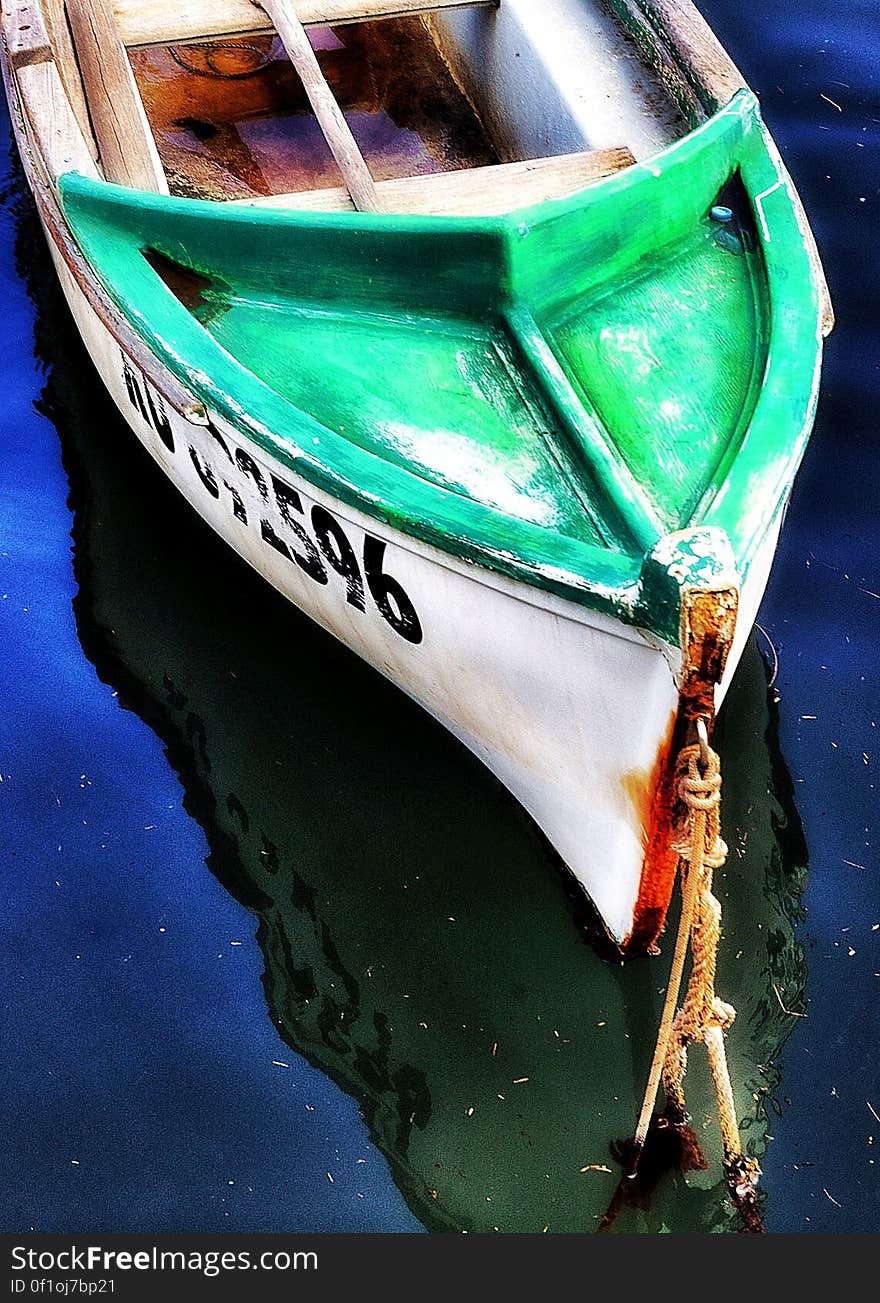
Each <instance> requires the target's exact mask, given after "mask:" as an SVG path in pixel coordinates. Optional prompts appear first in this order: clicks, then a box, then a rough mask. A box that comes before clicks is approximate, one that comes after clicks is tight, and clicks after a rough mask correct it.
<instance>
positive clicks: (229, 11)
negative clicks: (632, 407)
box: [23, 0, 687, 215]
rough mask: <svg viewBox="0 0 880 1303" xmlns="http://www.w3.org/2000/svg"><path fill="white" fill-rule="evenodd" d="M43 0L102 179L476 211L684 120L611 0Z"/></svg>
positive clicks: (563, 177) (184, 192)
mask: <svg viewBox="0 0 880 1303" xmlns="http://www.w3.org/2000/svg"><path fill="white" fill-rule="evenodd" d="M40 3H41V5H42V8H43V12H44V15H45V18H46V25H47V28H48V39H49V43H50V45H51V47H52V49H53V53H54V57H55V62H56V64H57V66H58V70H59V72H60V74H61V79H62V81H63V83H64V87H65V89H66V91H67V94H68V97H69V99H70V100H71V102H72V104H73V106H74V109H75V110H76V112H77V117H78V119H79V121H80V125H81V126H82V127H83V129H84V133H85V134H86V136H87V138H89V139H90V143H91V144H92V146H93V153H94V155H95V156H96V157H97V158H99V159H100V163H101V167H102V170H103V174H104V176H105V178H106V179H107V180H111V181H117V182H120V183H122V184H132V185H135V186H136V187H137V188H140V189H147V190H155V191H159V192H160V193H171V194H172V195H180V196H187V197H193V198H202V199H211V200H219V201H227V200H232V201H244V202H250V203H254V202H257V203H271V204H275V205H283V206H289V207H291V208H303V209H317V210H327V211H344V210H345V209H346V208H349V209H350V208H369V209H373V210H375V211H385V212H417V213H433V214H443V215H450V214H462V215H486V214H493V213H498V212H503V211H507V210H510V209H512V208H515V207H522V206H525V205H527V204H529V203H534V202H538V201H540V200H543V199H546V198H554V197H561V196H564V195H567V194H570V193H572V192H573V191H576V190H578V189H581V188H582V187H583V186H584V185H586V184H588V183H589V182H591V181H593V180H596V179H598V178H600V177H603V176H606V175H608V174H610V173H612V172H614V171H617V170H619V169H620V168H622V167H625V166H627V165H628V164H630V163H632V162H634V161H635V160H637V159H643V158H645V157H648V156H650V155H651V154H653V153H655V152H657V150H659V149H660V148H662V147H663V146H664V145H666V144H668V143H669V142H670V141H672V140H673V139H675V138H676V137H678V136H680V135H681V134H683V133H684V132H685V131H686V130H687V124H686V122H685V121H684V118H683V117H682V114H681V112H680V109H679V107H678V105H677V104H676V102H675V99H674V97H673V95H672V94H671V93H670V91H669V89H668V88H667V86H666V84H665V83H664V81H663V80H662V79H661V78H660V77H658V75H657V73H656V72H655V70H654V69H653V68H652V67H651V66H650V64H649V62H648V59H647V58H646V57H645V55H644V53H643V52H642V51H640V49H639V48H638V47H637V46H636V44H635V42H634V41H633V40H632V39H631V38H630V37H629V36H628V35H627V34H626V30H625V27H624V25H623V24H622V22H621V21H620V18H619V16H618V15H616V14H615V12H614V4H613V3H612V0H609V2H608V3H607V4H605V3H603V2H602V0H545V2H544V3H541V4H536V3H535V0H469V2H466V3H462V2H461V0H266V3H265V5H260V4H257V3H255V2H254V0H187V3H186V4H180V3H179V2H178V0H40ZM23 12H24V13H25V14H27V13H28V12H29V7H26V8H25V9H24V11H23ZM304 47H305V48H304ZM86 105H88V108H86ZM352 177H354V179H355V185H354V186H352V184H351V181H352ZM358 178H360V180H361V185H360V188H359V187H358V184H357V181H358ZM365 192H366V193H365Z"/></svg>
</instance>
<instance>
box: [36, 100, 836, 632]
mask: <svg viewBox="0 0 880 1303" xmlns="http://www.w3.org/2000/svg"><path fill="white" fill-rule="evenodd" d="M737 173H739V177H740V179H741V182H742V185H743V187H744V190H745V192H746V194H747V195H748V196H749V197H750V199H751V202H752V204H753V205H754V204H755V197H756V196H761V195H762V192H769V193H764V197H763V198H762V199H761V200H760V205H761V206H760V208H759V209H758V208H755V209H754V211H753V213H752V215H751V216H749V214H748V212H746V215H745V219H744V224H743V230H742V232H741V233H740V234H739V235H737V234H734V235H731V233H730V232H729V231H727V230H726V229H725V230H723V231H722V230H721V229H720V228H718V227H717V226H716V225H715V224H714V223H712V222H711V221H710V220H709V218H708V212H709V209H710V208H711V206H712V204H713V203H714V202H715V199H716V197H717V195H718V193H719V191H720V190H721V189H722V188H723V187H724V186H725V185H726V183H727V182H728V181H729V180H730V179H731V178H732V177H733V176H735V174H737ZM779 180H780V177H779V172H778V170H777V163H776V162H775V152H774V150H773V146H772V142H770V141H769V138H768V136H767V134H766V131H765V129H764V127H763V125H762V123H761V120H760V117H759V114H758V111H757V106H756V103H755V100H754V98H753V97H752V96H751V95H750V94H749V93H748V92H742V93H740V94H738V95H737V96H736V97H735V99H734V100H733V102H732V103H731V104H730V105H729V106H728V107H727V109H725V110H724V111H722V112H720V113H718V114H717V115H716V116H715V117H714V118H712V119H711V120H710V121H708V122H707V123H705V124H703V125H702V126H701V127H699V128H697V129H696V130H695V131H693V132H692V133H691V134H690V135H689V136H687V137H686V138H685V139H683V140H681V141H678V142H677V143H676V144H674V145H673V146H671V147H670V148H669V149H667V150H666V151H664V152H663V153H662V154H660V155H658V156H657V157H656V158H655V159H653V160H652V161H651V163H650V164H648V165H645V164H642V165H636V166H634V167H631V168H628V169H626V170H625V171H623V172H621V173H619V174H617V175H615V176H613V177H609V178H607V179H606V180H604V181H600V182H598V183H595V184H593V185H592V186H589V187H587V189H585V190H583V191H582V192H581V193H579V194H578V195H575V196H573V197H572V198H570V199H567V200H564V201H557V202H548V203H545V204H542V205H540V206H538V207H535V208H531V209H526V210H522V211H520V212H518V213H515V214H511V215H509V216H507V217H501V218H491V219H489V218H487V219H463V218H456V219H452V218H445V219H444V218H419V217H402V216H397V215H395V216H391V215H388V216H384V215H383V216H373V215H366V214H316V213H297V212H286V211H284V210H278V209H265V208H264V209H258V208H247V207H239V206H235V207H228V206H225V205H218V204H210V203H202V202H199V201H193V200H183V199H169V198H166V197H162V196H154V195H146V194H136V193H132V192H131V191H128V190H125V189H121V188H118V187H114V186H109V185H106V184H104V183H101V182H94V181H90V180H86V179H84V178H82V177H79V176H75V175H71V176H68V177H65V178H64V179H63V181H62V197H63V202H64V206H65V210H66V213H67V216H68V219H69V221H70V224H71V226H72V228H73V230H74V232H75V234H76V236H77V238H78V239H79V241H80V244H81V246H82V248H83V250H84V253H85V254H86V256H87V257H88V258H89V260H90V261H91V262H92V264H93V266H94V267H95V268H96V270H97V272H98V274H99V275H100V276H101V278H102V280H103V282H104V284H105V285H106V286H107V288H108V290H109V292H110V293H111V294H112V296H113V297H114V299H115V300H116V302H117V303H118V304H119V306H120V308H121V309H122V311H123V312H124V313H125V315H126V316H127V317H128V318H129V320H130V321H131V322H132V324H133V325H134V327H135V328H136V329H137V330H138V331H139V332H140V333H141V334H142V335H143V337H144V339H145V340H146V342H147V343H148V344H149V345H150V347H151V348H152V349H153V350H154V351H155V353H156V354H157V356H158V357H159V358H160V359H161V360H162V361H163V362H164V363H165V364H166V365H167V366H168V367H169V368H170V369H171V370H172V371H173V372H174V373H175V374H176V375H177V376H178V377H179V378H180V379H181V380H182V381H183V382H184V383H185V384H186V385H187V386H188V387H189V388H190V389H192V391H193V392H194V394H195V395H197V396H198V397H199V398H200V399H201V400H202V401H203V402H205V403H206V405H207V406H208V407H209V409H211V410H219V411H220V412H221V413H222V414H223V415H224V416H225V417H226V418H227V419H229V420H231V421H232V422H233V423H234V424H235V425H236V426H237V428H239V430H240V431H241V432H242V434H243V435H245V436H247V437H249V438H251V439H252V440H254V442H256V443H257V444H259V445H260V446H261V447H263V448H264V449H266V450H267V451H269V452H271V453H272V454H273V455H274V456H276V457H278V458H279V459H280V460H281V461H282V462H284V463H285V464H287V465H288V466H290V467H292V468H293V469H295V470H296V471H298V472H299V473H300V474H302V475H303V477H304V478H305V479H307V480H308V481H310V482H312V483H313V484H315V485H316V486H319V487H321V488H323V489H325V490H327V491H329V492H330V493H332V494H334V495H336V496H337V497H338V498H340V499H341V500H343V501H346V502H349V503H351V504H354V505H356V506H357V507H359V508H360V509H362V510H364V511H366V512H367V513H368V514H371V515H373V516H376V517H378V518H380V519H383V520H386V521H389V522H390V523H391V524H393V525H394V526H396V527H397V528H400V529H402V530H403V531H404V532H406V533H409V534H411V535H413V536H415V537H418V538H420V539H423V540H425V541H428V542H430V543H432V544H434V545H435V546H437V547H439V548H441V549H443V550H445V551H448V552H451V553H453V554H455V555H457V556H460V557H464V558H466V559H469V560H472V561H475V562H477V563H479V564H481V565H485V566H488V567H491V568H493V569H497V570H500V571H502V572H504V573H505V574H508V575H512V576H515V577H517V578H519V579H522V580H524V581H525V582H527V583H530V584H533V585H535V586H538V587H542V588H546V589H550V590H552V591H554V592H558V593H561V594H563V595H564V596H566V597H569V598H571V599H572V600H575V601H578V602H580V603H582V604H584V605H588V606H593V607H595V608H597V609H600V610H605V611H608V612H612V613H614V614H616V615H618V616H620V617H621V618H624V619H628V620H631V621H633V622H637V623H640V624H647V625H648V627H650V628H652V629H653V630H654V631H655V632H658V633H662V634H664V635H665V636H670V627H671V622H670V619H669V614H668V611H666V610H665V607H664V604H663V603H655V602H653V601H652V600H650V598H649V591H650V586H649V585H646V587H645V590H644V591H643V592H642V593H641V600H640V588H639V579H640V575H641V573H642V569H643V565H644V564H645V557H646V555H647V554H649V553H650V552H651V551H652V550H653V548H654V546H655V544H656V543H657V542H658V540H659V539H660V538H661V537H663V536H664V535H666V534H668V533H672V532H675V531H678V530H683V529H687V528H689V527H691V526H703V525H706V526H713V527H716V528H717V529H719V530H723V531H725V532H726V533H727V534H728V536H729V537H730V539H731V542H732V544H733V550H734V556H735V559H736V563H737V567H738V570H739V573H740V575H741V576H742V577H745V573H746V572H747V570H748V566H749V563H750V561H751V559H752V557H753V555H754V552H755V550H756V549H757V547H758V546H759V544H760V542H761V541H762V539H763V537H764V534H765V531H766V528H767V524H768V522H769V521H770V520H771V519H772V518H773V517H774V516H775V514H776V511H777V509H778V507H779V505H780V503H781V501H782V499H783V498H784V496H785V494H786V492H787V491H788V489H789V488H790V485H791V480H792V478H793V476H794V473H795V471H796V469H797V466H798V463H799V460H800V457H801V455H802V452H803V448H804V444H805V442H806V438H807V435H808V432H809V425H810V422H811V418H812V410H813V403H814V398H815V386H816V379H817V375H818V363H819V355H820V345H819V343H818V339H819V327H818V321H819V308H818V293H817V287H816V285H815V283H814V280H813V277H812V273H811V269H810V264H809V259H808V256H807V253H806V251H805V249H804V245H803V239H802V237H801V234H800V231H799V229H798V226H797V220H796V217H795V213H794V210H793V206H792V202H791V196H790V194H789V192H788V190H787V188H786V187H785V186H784V185H780V184H777V183H779ZM746 206H747V205H746ZM765 229H766V233H767V235H769V237H770V239H769V242H768V241H767V240H766V238H763V232H764V231H765ZM148 248H151V249H154V250H157V251H159V252H160V253H161V254H163V255H164V256H165V257H166V258H170V259H172V260H173V261H174V262H176V263H178V264H180V265H182V266H184V267H187V268H190V269H192V270H194V271H197V272H198V273H200V274H201V275H202V276H203V277H205V278H206V282H205V284H204V288H203V293H202V295H201V301H200V304H199V305H198V306H197V307H195V308H194V309H193V311H190V310H189V309H188V308H187V307H185V306H184V304H183V303H182V302H180V301H179V300H178V299H177V298H176V297H175V296H174V294H173V293H172V292H171V291H170V290H169V289H168V288H167V287H166V285H165V283H164V282H163V281H162V279H161V278H160V276H159V275H158V274H157V273H156V272H155V271H154V270H153V268H152V267H151V266H150V265H149V264H148V262H147V261H146V259H145V258H144V257H143V256H142V251H143V250H144V249H148ZM671 636H674V630H673V631H672V635H671Z"/></svg>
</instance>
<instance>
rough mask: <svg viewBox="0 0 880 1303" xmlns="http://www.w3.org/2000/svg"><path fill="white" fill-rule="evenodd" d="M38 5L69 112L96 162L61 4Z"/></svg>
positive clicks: (47, 0)
mask: <svg viewBox="0 0 880 1303" xmlns="http://www.w3.org/2000/svg"><path fill="white" fill-rule="evenodd" d="M40 4H41V6H42V9H43V16H44V18H45V19H46V26H47V28H48V29H49V39H50V40H51V42H52V50H53V52H54V55H55V64H56V66H57V68H58V73H59V76H60V77H61V83H62V85H63V86H64V89H65V91H66V92H67V97H68V99H69V100H70V104H71V108H72V109H73V112H74V115H75V117H76V120H77V122H78V123H79V127H80V130H81V131H82V133H83V137H84V139H85V142H86V145H87V146H88V149H89V152H90V153H91V155H92V157H93V158H95V159H96V158H97V157H98V147H97V145H96V144H95V138H94V136H93V135H92V124H91V121H90V119H89V110H88V106H87V104H86V96H85V91H84V90H83V84H82V77H81V76H80V72H79V64H78V63H77V61H76V54H75V53H74V49H73V38H72V37H71V35H70V26H69V24H68V22H67V11H66V9H65V3H64V0H40Z"/></svg>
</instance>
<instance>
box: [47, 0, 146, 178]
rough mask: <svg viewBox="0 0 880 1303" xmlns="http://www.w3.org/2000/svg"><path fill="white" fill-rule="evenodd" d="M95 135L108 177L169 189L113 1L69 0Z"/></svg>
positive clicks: (73, 30) (69, 9) (69, 10)
mask: <svg viewBox="0 0 880 1303" xmlns="http://www.w3.org/2000/svg"><path fill="white" fill-rule="evenodd" d="M67 14H68V18H69V19H70V30H71V32H72V34H73V40H74V44H75V46H76V55H77V59H78V61H79V67H80V71H81V73H82V79H83V86H84V88H85V93H86V98H87V100H88V104H89V112H90V114H91V119H92V126H93V128H94V132H95V139H96V141H97V144H98V149H99V151H100V154H101V163H102V166H103V170H104V175H105V177H106V178H107V180H108V181H115V182H118V183H119V184H120V185H127V186H133V187H135V189H138V190H153V191H156V192H158V193H159V194H167V193H168V182H167V180H166V178H165V173H164V171H163V170H162V164H161V163H160V161H159V154H158V151H157V150H156V144H155V141H154V140H153V133H152V131H151V130H150V126H149V123H148V122H147V117H146V114H145V112H144V106H143V103H142V102H141V97H140V93H139V91H138V88H137V86H136V84H135V80H134V73H133V72H132V70H131V64H130V63H129V61H128V55H127V54H126V52H125V47H124V46H123V44H122V42H121V40H120V39H119V33H118V32H117V30H116V19H115V16H114V13H113V8H112V5H111V3H110V0H67Z"/></svg>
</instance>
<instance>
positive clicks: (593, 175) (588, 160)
mask: <svg viewBox="0 0 880 1303" xmlns="http://www.w3.org/2000/svg"><path fill="white" fill-rule="evenodd" d="M634 162H635V159H634V158H633V155H632V154H631V153H630V151H629V150H628V149H627V148H625V147H620V148H617V149H594V150H590V151H588V152H586V153H581V154H564V155H562V156H561V157H557V158H533V159H529V160H528V161H526V162H520V163H502V164H499V165H497V166H494V167H477V168H471V169H467V170H462V171H459V172H435V173H432V174H431V175H430V176H410V177H404V178H402V179H400V180H395V181H379V182H377V183H376V190H377V192H378V194H379V197H380V199H381V201H382V209H383V211H384V212H389V213H421V214H423V215H434V216H438V217H490V216H497V215H499V214H501V213H505V212H510V211H511V209H514V208H523V207H526V206H527V205H529V204H536V203H540V202H542V201H543V200H545V199H561V198H563V197H564V196H565V195H569V194H573V193H574V192H575V191H576V190H580V189H581V188H582V187H583V186H585V185H588V184H589V182H591V181H597V180H599V179H600V178H601V177H603V176H610V175H611V174H612V173H613V172H618V171H620V170H621V168H624V167H629V166H630V164H632V163H634ZM231 202H234V203H237V204H249V205H251V206H252V207H259V206H263V207H266V206H268V207H276V208H296V209H305V210H309V211H312V212H324V213H342V212H351V211H352V210H353V209H354V204H353V203H352V199H351V195H350V194H349V192H348V190H346V189H345V188H344V187H339V189H334V190H310V191H305V192H303V193H301V194H291V195H268V196H267V197H266V198H261V199H237V200H233V201H231Z"/></svg>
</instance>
